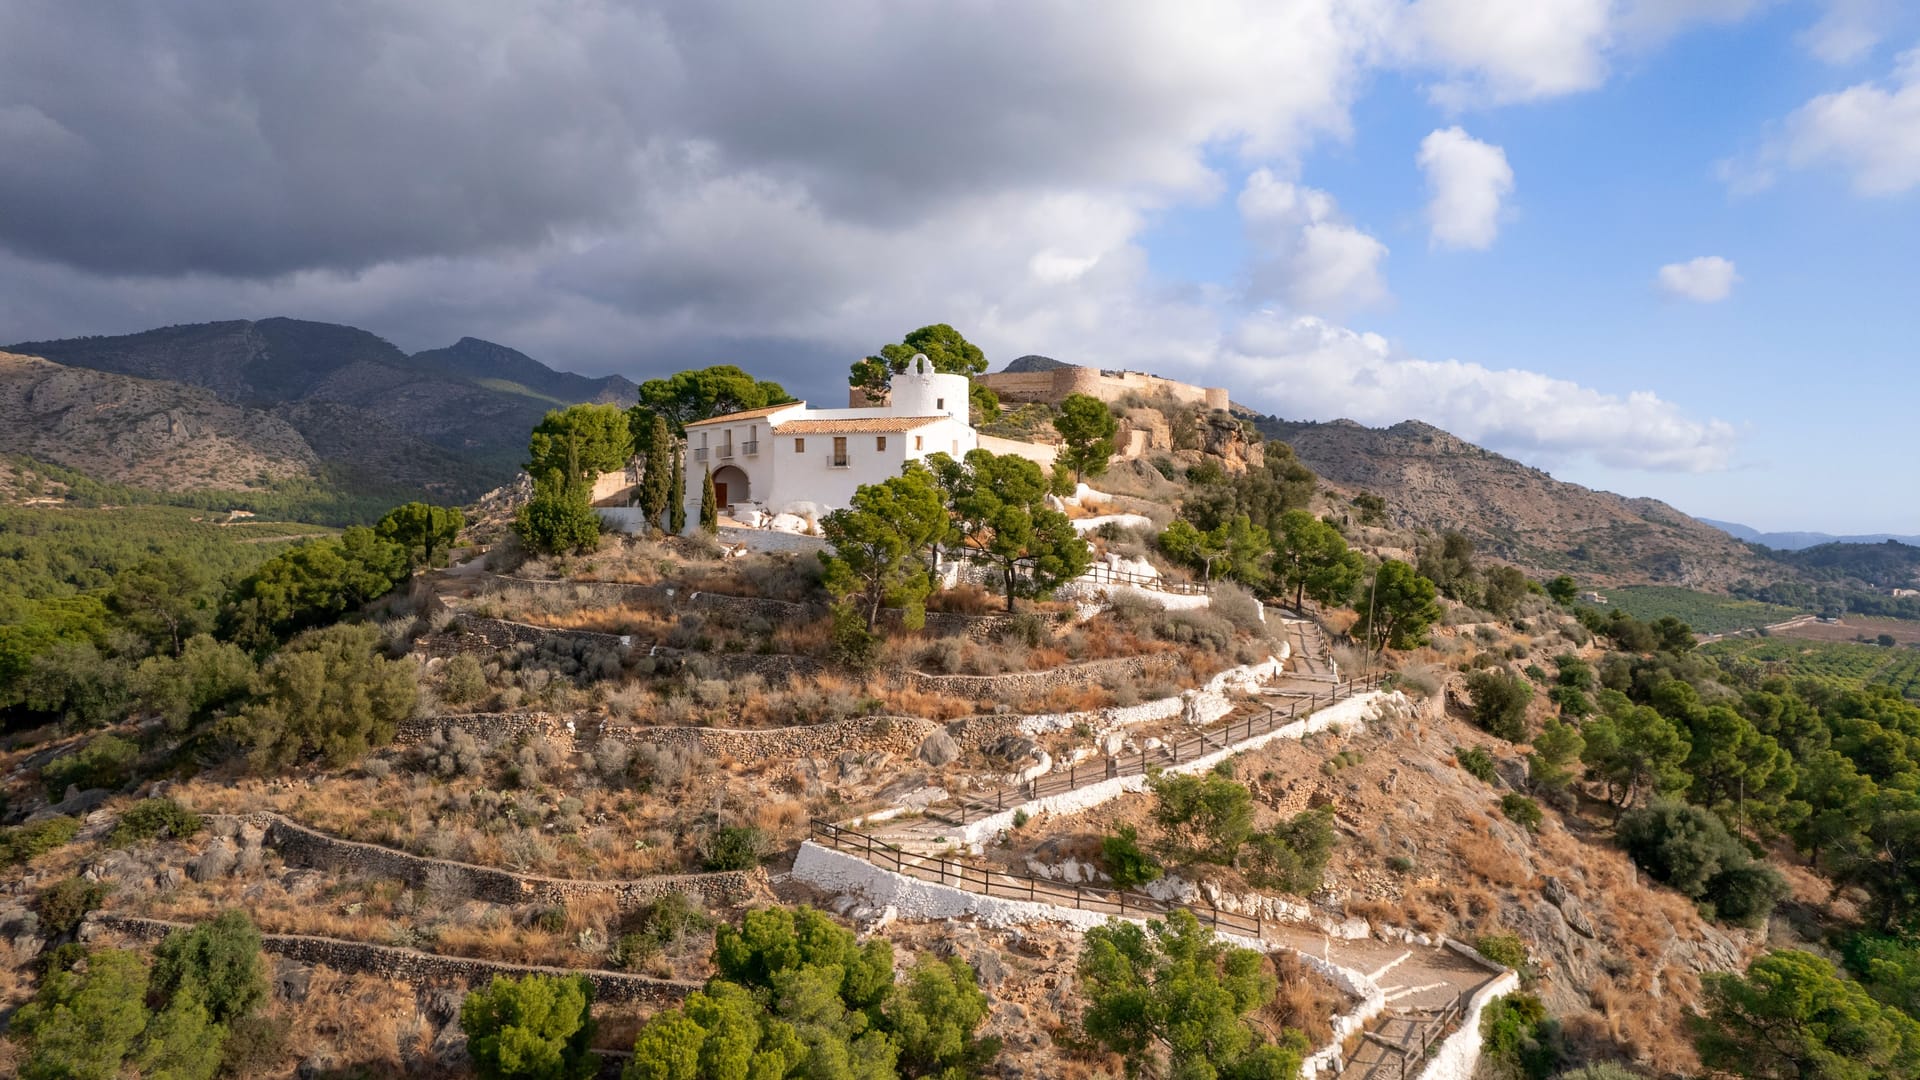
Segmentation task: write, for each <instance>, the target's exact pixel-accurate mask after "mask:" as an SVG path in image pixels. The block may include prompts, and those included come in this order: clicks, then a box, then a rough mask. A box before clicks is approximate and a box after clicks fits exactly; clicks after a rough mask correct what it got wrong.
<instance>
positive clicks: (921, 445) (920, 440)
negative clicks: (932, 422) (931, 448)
mask: <svg viewBox="0 0 1920 1080" xmlns="http://www.w3.org/2000/svg"><path fill="white" fill-rule="evenodd" d="M913 448H914V449H915V450H925V449H926V448H927V437H926V436H925V435H915V436H914V437H913Z"/></svg>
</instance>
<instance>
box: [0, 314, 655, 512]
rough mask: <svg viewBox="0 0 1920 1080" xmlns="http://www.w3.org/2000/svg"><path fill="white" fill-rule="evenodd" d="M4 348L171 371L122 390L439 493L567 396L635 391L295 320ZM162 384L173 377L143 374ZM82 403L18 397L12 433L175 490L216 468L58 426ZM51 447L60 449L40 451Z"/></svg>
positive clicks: (235, 434) (176, 412)
mask: <svg viewBox="0 0 1920 1080" xmlns="http://www.w3.org/2000/svg"><path fill="white" fill-rule="evenodd" d="M8 349H9V351H10V352H12V353H16V354H25V355H29V356H37V357H42V358H44V359H45V360H49V361H53V362H54V363H55V364H58V365H62V366H63V367H64V368H65V369H66V370H68V371H69V372H77V370H80V369H85V370H88V371H89V374H92V375H99V374H100V373H111V374H112V375H117V376H135V377H137V378H138V379H140V380H166V382H165V383H159V384H156V383H149V384H148V385H149V387H150V389H148V390H147V391H144V392H143V395H144V396H143V395H133V396H134V397H138V398H140V400H141V401H143V402H145V403H146V405H144V406H142V407H147V406H153V407H154V408H158V407H159V406H157V405H155V402H157V401H159V400H160V399H161V398H165V399H167V401H168V402H169V404H168V405H166V406H165V408H163V409H161V410H160V411H162V412H166V413H167V415H168V416H169V417H170V418H171V420H170V425H171V426H170V428H169V430H170V431H173V432H174V433H175V436H174V437H178V433H179V432H181V431H193V432H199V433H202V434H207V433H218V434H221V435H223V436H225V437H228V438H232V439H237V440H239V441H240V442H241V443H243V444H246V445H248V446H252V447H255V448H256V449H257V450H259V451H260V453H262V454H266V455H267V456H268V457H272V458H273V459H274V460H275V461H276V462H277V464H276V465H275V466H274V467H272V468H269V469H268V470H267V471H266V473H265V474H264V475H267V476H269V477H273V478H279V477H284V476H287V475H293V474H296V473H298V472H299V471H301V470H307V471H311V470H312V468H313V467H314V466H315V465H316V464H325V465H328V466H332V467H334V469H333V471H334V473H335V475H337V476H346V477H349V478H351V482H364V483H368V484H384V485H396V484H397V485H403V486H409V487H415V488H419V489H421V490H423V491H428V492H432V493H434V494H436V495H441V496H444V497H450V498H466V497H471V496H472V495H475V494H478V493H479V492H481V491H484V490H486V489H487V488H489V487H492V486H494V485H497V484H499V483H502V482H504V481H506V480H507V479H510V478H511V477H512V475H513V472H514V470H515V468H516V467H517V466H518V463H519V460H520V458H521V456H522V455H523V454H524V452H525V448H526V433H527V431H528V430H529V429H530V428H532V427H533V425H534V424H536V423H538V422H539V420H540V417H541V415H542V414H543V413H544V412H546V410H548V409H551V408H555V407H557V406H561V405H566V404H570V403H572V402H576V401H613V402H618V403H621V404H625V403H627V402H630V401H632V400H633V397H634V385H633V384H632V383H631V382H629V381H627V380H626V379H623V378H621V377H619V376H610V377H607V378H602V379H588V378H585V377H583V376H579V375H572V374H568V373H565V372H557V371H554V370H552V369H550V368H548V367H546V366H545V365H542V364H540V363H539V362H537V361H535V360H533V359H532V358H531V357H528V356H526V355H525V354H523V353H520V352H517V351H515V350H513V349H509V348H505V347H504V346H500V345H495V344H492V343H490V342H485V341H480V340H478V339H476V338H462V339H461V340H460V341H459V342H458V343H456V344H455V345H453V346H451V347H449V348H445V349H435V350H430V351H427V352H422V353H417V354H414V355H412V356H409V355H407V354H406V353H404V352H402V351H401V350H400V349H398V348H396V347H395V346H394V345H392V344H391V343H389V342H387V341H385V340H383V339H381V338H379V337H376V336H375V335H373V334H370V333H367V332H366V331H364V330H359V329H356V328H354V327H351V326H337V325H333V324H329V323H315V322H303V321H300V320H295V319H262V320H260V321H258V322H247V321H232V322H217V323H200V324H194V325H187V326H170V327H165V328H162V329H158V330H149V331H146V332H143V333H139V334H129V335H125V336H120V337H84V338H68V339H64V340H60V341H37V342H24V343H21V344H19V345H14V346H10V347H8ZM61 383H62V385H68V386H73V385H79V384H80V383H86V384H87V385H93V386H106V385H109V384H108V383H106V382H102V381H101V380H99V379H93V380H88V379H84V378H81V377H80V376H79V375H78V374H77V373H74V374H68V375H65V376H62V377H61ZM112 385H114V386H120V385H121V384H119V383H114V384H112ZM162 385H164V386H167V387H169V388H170V389H167V390H165V391H161V390H158V389H152V387H155V386H162ZM100 392H102V393H111V394H126V393H130V391H125V390H124V388H122V389H121V390H115V391H104V390H103V391H100ZM156 395H158V396H157V397H156ZM42 396H43V397H44V396H45V394H44V393H43V395H42ZM169 410H170V411H169ZM149 411H152V409H149ZM77 415H79V414H68V413H66V412H62V413H60V414H59V416H55V415H54V414H53V413H50V412H44V411H43V412H39V413H35V412H31V411H21V412H19V415H18V419H19V420H20V421H21V422H23V423H26V424H28V425H29V428H28V430H25V431H22V432H18V433H15V434H14V435H13V436H12V438H13V440H14V442H16V443H20V444H32V445H34V446H38V447H40V448H41V451H44V453H42V452H41V451H26V450H25V447H24V445H22V447H21V449H22V451H23V452H33V453H35V454H36V456H42V457H46V459H47V460H51V461H57V462H60V463H61V464H67V465H70V466H71V467H74V468H80V469H83V470H86V471H88V472H90V473H95V474H97V475H100V476H101V477H102V478H103V479H112V480H116V481H122V482H128V483H140V484H142V485H144V486H162V487H169V488H175V489H178V488H184V487H196V486H208V485H209V484H211V483H212V481H211V480H210V479H209V478H208V475H207V468H208V466H206V465H205V464H199V465H194V464H188V465H183V466H180V467H178V468H175V467H172V466H169V465H167V464H166V463H165V462H166V459H165V458H157V459H156V458H152V457H150V456H147V455H142V454H137V453H130V452H123V453H121V454H119V455H118V456H115V455H111V454H106V455H103V454H100V453H95V452H91V451H90V450H89V449H88V447H89V446H91V445H92V442H97V441H98V439H99V437H100V436H98V435H92V436H84V435H77V434H76V433H74V432H72V431H68V430H63V429H62V428H61V427H60V424H62V423H69V424H71V422H72V418H73V416H77ZM263 418H264V419H263ZM266 420H271V421H273V423H274V424H277V425H278V427H277V428H274V430H275V431H276V434H275V435H273V436H272V437H271V438H269V437H268V436H266V435H264V434H262V435H260V436H259V438H258V439H255V438H254V436H253V435H252V434H249V433H252V432H255V431H256V430H257V431H259V432H264V431H266V430H267V429H268V427H271V426H272V425H267V424H265V421H266ZM75 440H77V443H76V442H75ZM89 440H92V442H90V441H89ZM69 443H75V444H74V445H73V446H71V447H69ZM134 445H135V444H132V443H129V444H128V446H129V448H130V449H131V448H132V447H134ZM63 447H64V448H66V449H61V448H63ZM273 448H277V450H275V449H273ZM56 449H58V450H60V452H61V453H62V454H63V455H64V456H57V457H56V456H48V455H49V454H51V453H53V452H54V451H55V450H56ZM213 456H215V457H217V456H218V455H217V454H215V455H213ZM134 458H139V459H140V469H139V471H138V475H137V476H136V474H135V473H134V472H131V471H128V470H129V469H130V468H131V464H132V459H134ZM241 461H242V462H245V464H239V463H236V464H235V465H234V466H232V467H226V468H222V469H220V470H218V471H219V475H220V476H222V477H226V478H231V477H233V476H238V475H243V474H244V475H245V476H247V477H252V476H254V475H255V474H256V473H257V471H258V470H257V469H256V468H255V466H256V465H257V464H258V462H255V461H254V460H253V458H252V457H249V456H247V455H242V457H241ZM250 470H251V471H250Z"/></svg>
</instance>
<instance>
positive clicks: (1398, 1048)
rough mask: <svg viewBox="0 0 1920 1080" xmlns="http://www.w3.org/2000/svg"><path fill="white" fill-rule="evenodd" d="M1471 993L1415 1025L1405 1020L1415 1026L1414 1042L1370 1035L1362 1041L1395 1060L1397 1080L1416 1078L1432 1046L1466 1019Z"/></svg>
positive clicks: (1367, 1034)
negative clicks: (1379, 1049) (1366, 1040)
mask: <svg viewBox="0 0 1920 1080" xmlns="http://www.w3.org/2000/svg"><path fill="white" fill-rule="evenodd" d="M1470 993H1472V991H1465V992H1463V993H1461V994H1460V995H1459V996H1458V997H1455V998H1454V999H1453V1000H1452V1001H1449V1002H1447V1004H1446V1006H1445V1007H1444V1008H1442V1009H1441V1010H1440V1011H1439V1012H1437V1013H1434V1014H1432V1015H1431V1016H1428V1017H1426V1018H1424V1019H1422V1020H1419V1021H1417V1022H1414V1021H1413V1020H1412V1018H1411V1017H1408V1018H1406V1019H1408V1021H1409V1022H1413V1023H1414V1024H1415V1026H1414V1031H1413V1038H1411V1039H1408V1040H1407V1041H1406V1042H1397V1041H1395V1040H1393V1039H1389V1038H1386V1037H1385V1036H1382V1035H1377V1034H1375V1033H1373V1032H1371V1031H1369V1032H1366V1033H1365V1037H1366V1038H1367V1039H1368V1040H1370V1041H1372V1042H1375V1043H1378V1044H1379V1045H1380V1046H1382V1047H1384V1048H1386V1049H1387V1050H1390V1051H1392V1052H1393V1053H1394V1054H1395V1055H1397V1056H1398V1058H1399V1066H1400V1069H1399V1072H1398V1073H1397V1074H1396V1075H1397V1080H1407V1078H1408V1077H1412V1076H1418V1075H1420V1070H1421V1069H1422V1068H1424V1067H1425V1066H1426V1061H1427V1054H1428V1052H1429V1051H1431V1050H1432V1049H1433V1044H1434V1043H1436V1042H1439V1041H1440V1039H1441V1038H1442V1037H1443V1036H1444V1035H1446V1033H1447V1032H1448V1031H1449V1030H1450V1029H1451V1028H1452V1027H1453V1026H1454V1025H1455V1024H1458V1023H1459V1022H1460V1019H1461V1018H1462V1017H1463V1016H1465V1015H1466V1001H1467V994H1470ZM1383 1064H1384V1063H1383ZM1368 1075H1369V1076H1372V1075H1373V1073H1371V1072H1369V1073H1368Z"/></svg>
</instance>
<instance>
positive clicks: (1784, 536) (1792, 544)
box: [1700, 518, 1920, 551]
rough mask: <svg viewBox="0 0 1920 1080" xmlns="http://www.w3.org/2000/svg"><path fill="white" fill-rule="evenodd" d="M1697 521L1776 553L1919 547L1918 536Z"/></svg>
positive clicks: (1919, 540) (1708, 519) (1711, 520)
mask: <svg viewBox="0 0 1920 1080" xmlns="http://www.w3.org/2000/svg"><path fill="white" fill-rule="evenodd" d="M1700 520H1701V521H1704V522H1706V523H1707V524H1709V525H1711V526H1713V527H1714V528H1716V529H1719V530H1720V531H1722V532H1724V533H1726V534H1727V535H1729V536H1731V537H1733V538H1734V539H1736V540H1745V541H1746V542H1747V543H1749V544H1761V545H1764V546H1766V547H1770V548H1772V549H1774V550H1775V551H1800V550H1802V549H1804V548H1810V547H1819V546H1820V545H1822V544H1884V543H1886V542H1887V541H1889V540H1892V541H1894V542H1896V543H1900V544H1906V545H1907V546H1909V547H1920V536H1903V535H1901V534H1899V533H1864V534H1860V535H1854V536H1834V535H1833V534H1831V533H1823V532H1761V531H1760V530H1759V529H1754V528H1749V527H1748V526H1745V525H1741V524H1737V523H1735V522H1732V521H1715V520H1713V519H1712V518H1701V519H1700Z"/></svg>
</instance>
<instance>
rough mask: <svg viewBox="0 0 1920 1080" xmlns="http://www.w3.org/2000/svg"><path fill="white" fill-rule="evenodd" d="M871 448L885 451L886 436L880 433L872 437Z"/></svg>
mask: <svg viewBox="0 0 1920 1080" xmlns="http://www.w3.org/2000/svg"><path fill="white" fill-rule="evenodd" d="M873 448H874V449H875V450H879V451H882V452H885V451H886V449H887V437H886V436H885V435H881V436H879V437H878V438H876V439H874V440H873Z"/></svg>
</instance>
